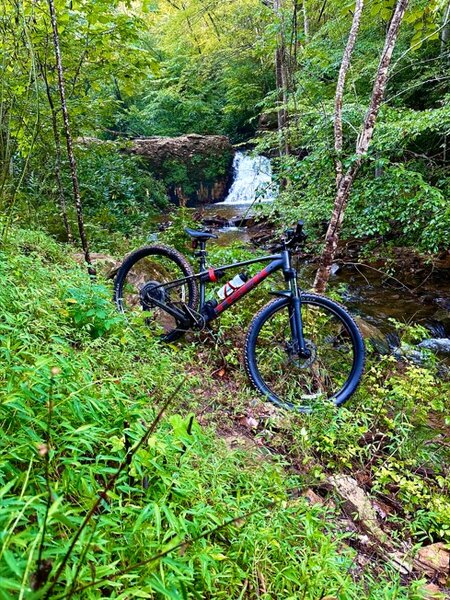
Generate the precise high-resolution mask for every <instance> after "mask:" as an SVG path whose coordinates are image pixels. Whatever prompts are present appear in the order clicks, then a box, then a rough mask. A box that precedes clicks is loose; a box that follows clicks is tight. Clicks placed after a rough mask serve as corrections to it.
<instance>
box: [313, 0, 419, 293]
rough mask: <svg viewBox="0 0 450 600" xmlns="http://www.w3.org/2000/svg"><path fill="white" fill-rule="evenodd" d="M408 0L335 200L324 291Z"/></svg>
mask: <svg viewBox="0 0 450 600" xmlns="http://www.w3.org/2000/svg"><path fill="white" fill-rule="evenodd" d="M408 1H409V0H397V4H396V6H395V11H394V14H393V17H392V20H391V23H390V26H389V30H388V32H387V35H386V40H385V44H384V48H383V52H382V54H381V58H380V63H379V65H378V71H377V74H376V77H375V83H374V86H373V90H372V97H371V101H370V105H369V108H368V110H367V113H366V117H365V119H364V123H363V125H362V128H361V132H360V134H359V136H358V140H357V142H356V159H355V160H354V161H353V162H352V164H351V166H350V167H349V168H348V170H347V172H346V173H345V175H343V176H342V177H341V179H340V182H339V187H338V190H337V193H336V198H335V201H334V207H333V213H332V216H331V221H330V224H329V226H328V230H327V233H326V236H325V247H324V250H323V252H322V256H321V264H320V267H319V269H318V270H317V273H316V278H315V281H314V289H315V290H316V291H317V292H319V293H321V292H323V291H325V288H326V286H327V283H328V280H329V278H330V273H331V265H332V264H333V260H334V257H335V255H336V249H337V245H338V242H339V233H340V230H341V226H342V222H343V219H344V212H345V207H346V205H347V202H348V199H349V196H350V192H351V189H352V186H353V182H354V180H355V177H356V175H357V173H358V170H359V168H360V166H361V164H362V162H363V158H364V156H365V154H366V153H367V150H368V148H369V144H370V142H371V140H372V137H373V132H374V128H375V124H376V121H377V117H378V113H379V110H380V106H381V102H382V100H383V96H384V93H385V90H386V83H387V75H388V70H389V65H390V63H391V59H392V53H393V51H394V48H395V44H396V42H397V38H398V33H399V30H400V25H401V22H402V20H403V17H404V15H405V11H406V8H407V6H408Z"/></svg>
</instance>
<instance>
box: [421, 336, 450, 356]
mask: <svg viewBox="0 0 450 600" xmlns="http://www.w3.org/2000/svg"><path fill="white" fill-rule="evenodd" d="M418 347H419V348H425V349H426V350H432V351H433V352H441V353H442V354H450V338H429V339H428V340H423V342H420V344H419V345H418Z"/></svg>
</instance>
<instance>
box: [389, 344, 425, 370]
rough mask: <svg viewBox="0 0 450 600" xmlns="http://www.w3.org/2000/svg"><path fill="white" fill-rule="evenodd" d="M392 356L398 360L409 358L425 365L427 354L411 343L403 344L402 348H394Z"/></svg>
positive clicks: (417, 363)
mask: <svg viewBox="0 0 450 600" xmlns="http://www.w3.org/2000/svg"><path fill="white" fill-rule="evenodd" d="M392 356H394V357H395V358H396V359H397V360H409V361H411V362H412V363H414V364H415V365H419V366H420V365H423V363H424V361H425V360H426V355H425V354H424V353H423V352H422V351H421V350H417V349H416V348H415V347H414V346H411V345H409V344H402V345H401V347H400V348H394V350H393V351H392Z"/></svg>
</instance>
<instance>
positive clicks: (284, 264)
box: [152, 241, 309, 358]
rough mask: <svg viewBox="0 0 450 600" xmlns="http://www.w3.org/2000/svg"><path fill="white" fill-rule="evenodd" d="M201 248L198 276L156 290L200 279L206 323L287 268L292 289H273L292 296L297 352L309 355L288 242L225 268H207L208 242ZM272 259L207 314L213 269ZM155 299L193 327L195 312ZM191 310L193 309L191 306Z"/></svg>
mask: <svg viewBox="0 0 450 600" xmlns="http://www.w3.org/2000/svg"><path fill="white" fill-rule="evenodd" d="M199 246H200V250H199V251H198V252H196V253H195V256H196V257H199V258H200V261H199V267H200V272H199V273H196V274H195V275H191V276H189V277H183V278H181V279H176V280H174V281H171V282H169V283H166V284H160V285H159V286H156V287H155V288H154V289H157V288H158V287H166V288H168V289H169V288H170V287H175V286H178V285H181V284H183V283H185V282H187V281H189V280H190V279H197V280H198V282H199V292H200V294H199V305H200V306H199V312H200V313H201V314H202V317H203V319H204V324H207V323H209V322H210V321H212V320H214V319H216V318H217V317H219V316H220V315H221V314H222V313H223V312H224V311H225V310H227V309H228V308H230V307H231V306H233V305H234V304H236V302H238V301H239V300H240V299H241V298H243V297H244V296H246V295H247V294H248V293H250V292H251V291H252V290H253V289H254V288H255V287H257V286H258V285H259V284H260V283H261V282H262V281H264V280H265V279H267V277H269V276H270V275H272V273H275V272H276V271H280V270H282V271H283V275H284V279H285V281H286V283H287V284H288V285H289V289H288V290H283V291H279V292H272V293H273V294H274V295H276V296H281V297H286V298H289V299H290V302H289V321H290V324H291V334H292V342H293V344H294V348H293V350H294V352H295V353H298V354H299V356H300V357H302V358H307V357H308V356H309V351H308V349H307V348H306V346H305V341H304V337H303V323H302V315H301V297H300V290H299V287H298V284H297V271H296V270H295V269H294V268H292V265H291V253H290V251H289V250H288V249H287V248H286V245H285V244H283V249H282V251H281V252H280V253H279V254H272V255H268V256H261V257H259V258H253V259H250V260H245V261H242V262H235V263H231V264H229V265H224V266H221V267H216V268H213V269H206V256H207V252H206V242H205V241H201V242H199ZM263 262H268V263H269V264H268V265H267V266H266V267H264V268H263V269H262V270H261V271H259V272H258V273H256V275H254V276H253V277H252V278H251V279H249V280H248V281H247V282H246V283H244V285H242V286H241V287H239V288H237V289H236V290H235V291H234V292H233V293H232V294H230V295H229V296H227V297H226V298H225V299H224V300H222V302H220V303H219V304H217V306H215V307H213V308H211V310H210V311H209V312H208V314H206V312H205V310H204V309H205V305H206V302H205V296H206V286H207V285H208V283H211V282H212V281H213V280H212V279H210V274H211V271H212V272H217V271H220V272H226V271H228V270H231V269H238V268H240V267H244V266H247V265H251V264H256V263H263ZM152 302H153V303H154V304H155V305H156V306H158V307H159V308H161V309H163V310H165V311H166V312H168V313H169V314H170V315H172V316H173V317H174V318H176V319H178V320H179V321H180V322H182V323H184V324H185V325H186V326H187V327H192V326H193V325H194V324H195V318H194V316H193V315H192V314H190V315H189V316H188V315H187V314H186V313H184V312H182V311H181V310H179V309H178V308H176V307H174V306H169V305H167V304H164V303H163V302H160V301H158V300H156V299H154V298H152ZM187 311H189V309H187Z"/></svg>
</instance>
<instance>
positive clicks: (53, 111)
mask: <svg viewBox="0 0 450 600" xmlns="http://www.w3.org/2000/svg"><path fill="white" fill-rule="evenodd" d="M41 75H42V78H43V80H44V85H45V91H46V94H47V99H48V104H49V107H50V113H51V119H52V130H53V139H54V142H55V181H56V188H57V193H58V203H59V209H60V211H61V218H62V221H63V224H64V229H65V231H66V236H67V241H68V242H69V243H70V244H71V243H72V242H73V236H72V230H71V228H70V223H69V219H68V217H67V207H66V197H65V193H64V186H63V182H62V177H61V164H62V160H61V137H60V135H59V130H58V117H57V113H56V108H55V104H54V102H53V98H52V93H51V91H50V85H49V82H48V78H47V73H46V69H45V67H44V66H43V65H42V64H41Z"/></svg>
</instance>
